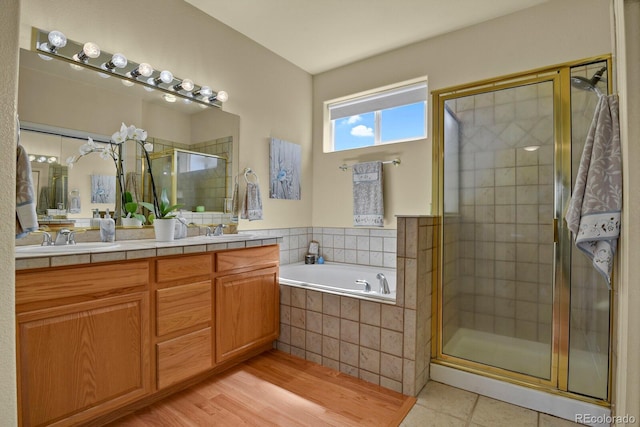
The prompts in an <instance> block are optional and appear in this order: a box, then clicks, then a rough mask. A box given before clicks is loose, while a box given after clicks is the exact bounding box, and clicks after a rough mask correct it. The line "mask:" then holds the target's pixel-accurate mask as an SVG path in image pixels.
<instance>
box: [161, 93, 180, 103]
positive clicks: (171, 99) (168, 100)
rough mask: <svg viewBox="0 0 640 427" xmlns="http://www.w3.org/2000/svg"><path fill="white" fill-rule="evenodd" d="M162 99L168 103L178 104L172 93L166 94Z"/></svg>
mask: <svg viewBox="0 0 640 427" xmlns="http://www.w3.org/2000/svg"><path fill="white" fill-rule="evenodd" d="M162 97H163V98H164V100H165V101H167V102H176V99H177V98H176V96H175V95H171V94H170V93H165V94H164V95H162Z"/></svg>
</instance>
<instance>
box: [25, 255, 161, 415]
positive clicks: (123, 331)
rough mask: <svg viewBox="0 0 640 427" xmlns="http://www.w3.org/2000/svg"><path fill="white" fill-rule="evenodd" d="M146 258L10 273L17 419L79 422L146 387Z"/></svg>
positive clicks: (142, 392) (148, 378)
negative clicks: (12, 277)
mask: <svg viewBox="0 0 640 427" xmlns="http://www.w3.org/2000/svg"><path fill="white" fill-rule="evenodd" d="M148 284H149V264H148V262H146V261H139V262H125V263H118V264H117V266H116V268H114V265H113V264H109V265H90V266H82V267H77V266H76V267H74V268H58V269H42V270H26V271H18V272H16V321H17V325H16V327H17V331H16V332H17V352H18V357H17V364H18V384H19V385H18V400H19V419H20V423H21V425H23V426H40V425H50V424H55V425H77V424H79V423H82V422H84V421H87V420H90V419H92V418H95V417H96V416H98V415H100V414H104V413H107V412H110V411H112V410H114V409H116V408H118V407H121V406H124V405H126V404H128V403H130V402H133V401H135V400H138V399H140V398H142V397H144V396H145V395H147V394H149V393H150V392H151V365H150V331H149V290H148Z"/></svg>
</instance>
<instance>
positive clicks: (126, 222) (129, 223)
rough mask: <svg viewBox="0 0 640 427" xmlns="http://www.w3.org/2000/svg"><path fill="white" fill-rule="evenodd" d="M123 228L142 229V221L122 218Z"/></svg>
mask: <svg viewBox="0 0 640 427" xmlns="http://www.w3.org/2000/svg"><path fill="white" fill-rule="evenodd" d="M122 226H123V227H125V228H140V227H142V221H140V220H139V219H138V218H122Z"/></svg>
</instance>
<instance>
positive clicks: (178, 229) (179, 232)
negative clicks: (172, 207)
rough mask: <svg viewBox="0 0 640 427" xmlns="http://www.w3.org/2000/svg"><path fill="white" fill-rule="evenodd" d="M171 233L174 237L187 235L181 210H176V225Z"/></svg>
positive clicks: (179, 237) (178, 237) (185, 223)
mask: <svg viewBox="0 0 640 427" xmlns="http://www.w3.org/2000/svg"><path fill="white" fill-rule="evenodd" d="M173 234H174V238H175V239H182V238H185V237H187V221H186V220H185V219H184V217H183V216H182V211H180V212H178V215H177V216H176V225H175V230H174V233H173Z"/></svg>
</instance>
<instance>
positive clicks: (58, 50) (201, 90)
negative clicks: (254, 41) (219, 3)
mask: <svg viewBox="0 0 640 427" xmlns="http://www.w3.org/2000/svg"><path fill="white" fill-rule="evenodd" d="M50 34H53V35H54V36H55V37H50ZM51 39H53V40H54V41H58V40H62V39H64V41H65V43H62V42H59V43H58V42H56V43H55V45H53V43H52V41H51ZM32 40H33V46H32V48H33V50H35V51H36V52H38V54H40V55H41V56H42V57H43V58H46V57H55V58H59V59H62V60H64V61H66V62H68V63H69V65H71V66H72V67H74V68H78V69H81V68H88V69H91V70H94V71H97V72H98V73H102V74H103V75H105V74H106V75H107V76H115V77H118V78H120V79H122V83H123V84H125V86H133V84H134V83H137V84H140V85H142V86H144V87H145V88H146V89H149V90H153V89H156V90H158V91H160V92H164V95H173V96H174V97H178V98H182V99H184V100H185V102H187V101H192V102H196V103H199V104H201V105H203V106H205V105H207V106H214V107H218V108H222V103H223V102H224V101H226V100H227V99H228V95H227V93H226V92H225V91H218V92H214V91H213V90H211V88H210V87H209V86H206V85H204V86H202V85H196V84H195V83H193V81H192V80H190V79H181V78H179V77H176V76H174V75H173V74H172V73H171V72H169V71H167V70H164V69H160V70H156V69H154V68H153V67H152V66H151V65H149V64H147V63H144V62H142V63H136V62H133V61H131V60H127V59H126V58H125V57H124V55H122V54H121V53H118V54H115V55H114V54H112V53H109V52H105V51H104V50H101V49H100V48H99V47H98V45H96V44H95V43H92V42H87V43H84V44H82V43H78V42H76V41H73V40H70V39H67V38H66V37H65V36H64V34H62V33H61V32H60V31H51V32H49V31H44V30H40V29H38V28H33V37H32ZM87 45H89V46H88V47H87ZM52 46H53V48H52ZM78 52H80V54H79V53H78ZM118 55H120V56H122V58H123V60H121V61H120V63H119V64H117V65H115V66H112V65H114V64H115V62H114V59H115V58H117V57H118ZM165 99H166V97H165Z"/></svg>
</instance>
